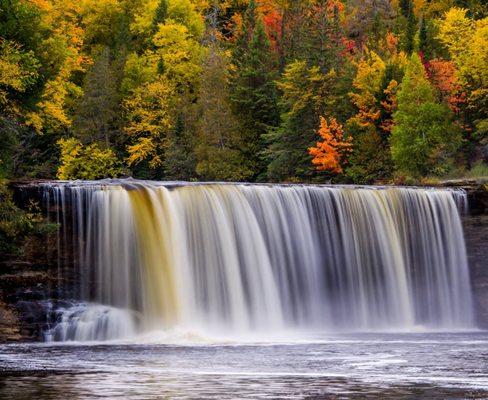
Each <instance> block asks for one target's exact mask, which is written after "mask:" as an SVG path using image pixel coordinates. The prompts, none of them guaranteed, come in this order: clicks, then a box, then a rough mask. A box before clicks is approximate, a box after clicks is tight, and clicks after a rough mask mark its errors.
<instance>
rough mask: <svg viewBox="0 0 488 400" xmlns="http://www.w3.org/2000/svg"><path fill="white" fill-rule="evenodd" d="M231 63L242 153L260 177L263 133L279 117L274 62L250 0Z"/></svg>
mask: <svg viewBox="0 0 488 400" xmlns="http://www.w3.org/2000/svg"><path fill="white" fill-rule="evenodd" d="M232 64H233V65H234V73H233V74H232V76H231V82H230V85H231V102H232V107H233V110H234V113H235V115H236V116H238V119H239V122H240V124H241V126H242V129H243V130H244V134H243V136H244V137H245V138H246V139H245V141H244V143H245V144H244V143H243V146H244V148H243V152H244V154H245V157H246V158H247V159H248V160H250V161H251V163H252V165H253V170H254V171H255V173H254V177H255V178H258V179H263V178H264V174H265V170H266V164H265V162H264V161H263V157H262V152H263V150H264V148H265V142H264V138H263V135H264V134H265V133H266V132H267V131H268V129H269V128H270V127H273V126H276V125H277V124H278V119H279V114H278V107H277V93H276V85H275V79H276V78H277V63H276V60H275V57H274V55H273V54H272V52H271V48H270V42H269V40H268V37H267V36H266V32H265V29H264V25H263V21H262V19H261V17H260V16H259V15H258V13H257V9H256V5H255V3H254V1H253V0H251V2H250V3H249V7H248V9H247V11H246V13H245V16H244V23H243V29H242V32H241V34H240V35H239V37H238V39H237V43H236V48H235V50H234V52H233V57H232Z"/></svg>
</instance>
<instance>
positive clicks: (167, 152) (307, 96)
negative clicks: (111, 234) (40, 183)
mask: <svg viewBox="0 0 488 400" xmlns="http://www.w3.org/2000/svg"><path fill="white" fill-rule="evenodd" d="M0 142H1V147H0V177H4V178H5V177H7V178H8V177H18V176H28V177H33V178H54V177H57V178H59V179H99V178H105V177H118V176H134V177H137V178H143V179H159V180H195V181H196V180H205V181H258V182H260V181H272V182H285V181H286V182H324V181H334V182H353V183H372V182H391V181H397V182H405V181H407V180H408V179H415V180H418V179H421V178H422V177H433V176H439V177H442V176H448V175H449V174H454V173H463V172H465V171H468V170H470V169H471V170H472V169H474V168H480V166H481V165H483V163H484V162H486V160H487V157H488V154H487V153H488V151H487V148H488V5H487V4H486V3H485V1H483V0H478V1H476V0H464V1H463V0H430V1H429V0H366V1H360V0H343V1H341V0H261V1H258V0H78V1H74V0H0ZM460 171H461V172H460Z"/></svg>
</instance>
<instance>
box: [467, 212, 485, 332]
mask: <svg viewBox="0 0 488 400" xmlns="http://www.w3.org/2000/svg"><path fill="white" fill-rule="evenodd" d="M463 222H464V223H463V225H464V232H465V233H464V234H465V238H466V247H467V252H468V263H469V269H470V272H471V282H472V285H473V299H474V307H475V312H476V317H477V322H478V326H479V327H480V328H488V214H481V215H471V216H468V217H466V218H464V221H463Z"/></svg>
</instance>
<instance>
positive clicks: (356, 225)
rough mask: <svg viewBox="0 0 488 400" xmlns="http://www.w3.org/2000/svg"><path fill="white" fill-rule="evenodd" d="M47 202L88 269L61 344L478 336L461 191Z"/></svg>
mask: <svg viewBox="0 0 488 400" xmlns="http://www.w3.org/2000/svg"><path fill="white" fill-rule="evenodd" d="M42 190H43V193H44V194H43V198H44V199H45V201H47V202H51V203H55V204H56V205H57V207H56V209H57V210H58V211H57V216H56V217H55V218H56V221H57V222H58V223H60V225H61V226H60V229H59V235H60V236H59V238H58V242H59V241H67V242H70V241H71V242H70V243H72V246H73V247H74V248H75V251H73V254H75V256H76V260H74V265H75V268H76V269H77V274H76V276H77V277H78V278H77V283H76V286H75V287H74V288H73V287H71V288H70V289H69V290H68V289H67V290H66V291H65V293H64V294H63V296H64V297H65V298H67V299H68V298H69V299H72V300H74V301H76V305H75V306H74V310H73V309H70V310H64V311H63V310H61V312H60V317H59V318H60V319H59V321H58V322H59V324H61V325H60V326H58V327H55V328H53V329H56V328H57V331H55V330H54V331H53V332H50V337H53V336H56V337H58V338H60V339H58V340H68V339H76V340H95V339H111V338H116V337H120V336H123V335H127V334H128V333H130V334H133V333H134V332H136V331H137V332H144V331H151V330H164V329H171V328H173V327H182V328H187V329H205V330H213V331H220V332H222V331H225V332H228V333H229V334H232V332H240V333H241V332H279V331H281V330H286V329H300V330H311V331H315V332H317V331H319V332H320V331H323V332H329V331H368V330H390V329H398V330H411V329H415V328H417V327H422V328H425V329H467V328H470V327H472V326H473V315H472V307H471V289H470V282H469V273H468V267H467V259H466V250H465V244H464V238H463V231H462V226H461V220H460V210H461V209H463V208H465V207H466V195H465V193H464V192H462V191H456V190H448V189H428V188H425V189H424V188H422V189H421V188H396V187H348V186H313V185H257V184H184V183H161V182H145V181H136V180H132V179H129V180H108V181H98V182H77V181H75V182H57V183H46V184H43V186H42ZM68 214H70V215H71V218H68ZM70 223H71V224H72V226H71V227H70V229H67V228H66V225H67V224H70ZM70 235H71V238H69V237H66V236H70ZM59 268H60V269H61V273H63V272H62V268H61V267H59ZM80 303H83V304H85V307H86V309H81V310H80ZM93 307H95V311H93V310H92V308H93ZM100 307H101V308H100ZM90 310H91V311H90ZM117 310H118V311H117ZM132 316H136V317H132ZM87 318H92V319H95V322H94V321H92V320H91V321H89V322H87ZM114 319H115V321H114ZM82 321H84V322H82ZM107 321H108V322H107ZM124 321H126V322H124ZM82 323H84V324H85V325H83V327H80V326H79V325H80V324H82ZM87 323H88V324H89V325H88V326H89V329H88V328H87V327H86V324H87ZM121 325H123V326H124V327H125V328H124V327H123V326H121ZM107 326H109V327H110V329H107ZM97 327H101V328H100V329H98V328H97ZM56 332H58V334H57V335H56V334H55V333H56ZM59 332H61V333H59ZM70 332H71V333H70ZM83 332H88V333H86V334H84V333H83ZM98 332H99V333H98Z"/></svg>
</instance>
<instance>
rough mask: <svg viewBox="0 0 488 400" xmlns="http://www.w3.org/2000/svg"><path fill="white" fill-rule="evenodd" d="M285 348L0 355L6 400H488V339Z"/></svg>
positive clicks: (328, 339) (3, 350)
mask: <svg viewBox="0 0 488 400" xmlns="http://www.w3.org/2000/svg"><path fill="white" fill-rule="evenodd" d="M287 338H288V340H287V341H281V340H279V339H276V340H274V341H265V342H253V341H241V342H235V341H225V340H219V341H215V342H212V341H209V340H207V339H206V338H200V337H193V336H191V335H190V334H186V335H185V334H183V333H181V334H180V336H179V337H177V338H176V339H175V340H174V341H173V342H172V341H171V340H170V337H165V338H163V337H160V336H159V337H158V336H157V335H149V336H146V337H145V338H143V340H142V339H141V342H145V344H141V343H139V344H137V343H131V342H114V343H110V344H107V343H105V344H97V343H90V344H80V343H78V344H76V343H66V344H61V345H60V344H55V345H54V344H41V343H38V344H12V345H2V346H0V370H1V373H0V398H1V399H117V398H124V399H166V398H168V399H349V398H353V399H354V398H361V399H363V398H370V399H412V398H426V399H448V398H449V399H451V398H452V399H465V398H473V399H486V398H488V332H472V333H409V334H393V333H391V334H379V333H368V334H345V335H340V336H322V337H307V338H306V339H304V338H301V337H300V335H295V336H294V335H293V334H287ZM151 339H152V342H151ZM158 341H165V342H166V343H168V342H169V343H171V342H172V343H171V344H157V343H156V342H158Z"/></svg>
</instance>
